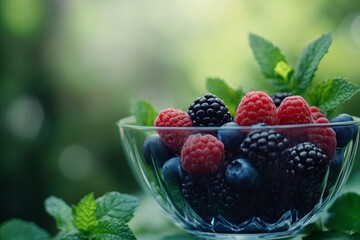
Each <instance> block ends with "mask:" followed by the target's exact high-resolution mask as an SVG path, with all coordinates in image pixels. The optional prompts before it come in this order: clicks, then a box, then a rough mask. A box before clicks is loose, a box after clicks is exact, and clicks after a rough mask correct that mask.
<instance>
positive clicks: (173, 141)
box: [154, 108, 192, 152]
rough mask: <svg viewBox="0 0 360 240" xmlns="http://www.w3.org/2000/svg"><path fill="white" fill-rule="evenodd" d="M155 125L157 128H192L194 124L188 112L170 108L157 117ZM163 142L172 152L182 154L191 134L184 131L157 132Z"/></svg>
mask: <svg viewBox="0 0 360 240" xmlns="http://www.w3.org/2000/svg"><path fill="white" fill-rule="evenodd" d="M154 125H155V126H156V127H191V126H192V122H191V118H190V116H189V114H187V112H184V111H181V110H179V109H173V108H168V109H165V110H162V111H160V112H159V114H158V115H157V117H156V119H155V122H154ZM157 132H158V134H159V135H160V138H161V140H162V141H163V143H165V145H167V146H168V147H169V148H170V149H171V150H173V151H175V152H180V151H181V148H182V146H183V145H184V142H185V140H186V139H187V137H188V136H189V135H190V134H191V132H190V131H182V130H157Z"/></svg>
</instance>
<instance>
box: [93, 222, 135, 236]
mask: <svg viewBox="0 0 360 240" xmlns="http://www.w3.org/2000/svg"><path fill="white" fill-rule="evenodd" d="M91 237H92V238H93V239H96V240H114V239H120V240H121V239H126V240H135V239H136V238H135V236H134V234H133V233H132V231H131V230H130V228H129V227H128V226H127V224H126V223H125V222H123V221H120V220H117V219H112V220H106V221H101V222H99V224H98V225H97V226H96V227H95V228H94V229H93V230H92V231H91Z"/></svg>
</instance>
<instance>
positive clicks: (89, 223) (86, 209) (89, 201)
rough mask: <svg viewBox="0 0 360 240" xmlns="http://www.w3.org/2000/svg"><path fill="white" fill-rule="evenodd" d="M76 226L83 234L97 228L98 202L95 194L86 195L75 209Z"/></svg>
mask: <svg viewBox="0 0 360 240" xmlns="http://www.w3.org/2000/svg"><path fill="white" fill-rule="evenodd" d="M74 212H75V226H76V228H77V229H78V230H80V231H82V232H88V231H89V230H90V228H92V227H94V226H96V220H97V219H96V202H95V199H94V193H91V194H89V195H86V196H85V197H84V198H83V199H82V200H81V201H80V202H79V204H78V205H77V206H76V207H75V209H74Z"/></svg>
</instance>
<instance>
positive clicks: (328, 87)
mask: <svg viewBox="0 0 360 240" xmlns="http://www.w3.org/2000/svg"><path fill="white" fill-rule="evenodd" d="M359 90H360V88H359V86H357V85H355V84H353V83H351V82H349V81H347V80H346V79H344V78H342V77H336V78H333V79H329V80H326V81H323V82H321V83H320V84H319V85H317V86H316V87H315V88H313V90H312V91H310V93H309V95H308V100H309V103H310V104H311V105H315V106H318V107H319V108H320V109H321V110H322V111H323V112H324V113H327V112H330V111H332V110H334V109H335V108H336V107H337V106H338V105H339V104H342V103H344V102H346V101H347V100H349V99H350V98H351V97H352V96H354V95H355V94H356V93H357V92H358V91H359Z"/></svg>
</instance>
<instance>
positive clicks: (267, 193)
mask: <svg viewBox="0 0 360 240" xmlns="http://www.w3.org/2000/svg"><path fill="white" fill-rule="evenodd" d="M288 147H289V142H288V140H287V139H286V138H285V137H283V136H282V135H281V134H279V133H277V132H276V131H274V130H256V131H252V132H250V133H249V135H248V136H247V137H246V138H245V140H244V141H243V143H242V144H241V148H242V150H243V152H244V156H245V158H246V159H248V160H249V161H250V163H252V164H253V166H254V167H255V168H256V169H257V171H258V172H259V189H258V191H257V193H256V199H257V202H256V209H255V214H256V215H257V216H258V217H260V218H261V219H263V220H264V221H266V222H271V223H273V222H276V221H277V220H279V218H280V217H281V216H282V215H283V214H284V213H285V212H286V191H285V190H286V189H285V188H284V184H283V182H284V178H285V176H286V175H285V174H284V173H285V164H284V163H285V162H286V160H287V158H288V156H289V151H288Z"/></svg>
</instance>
